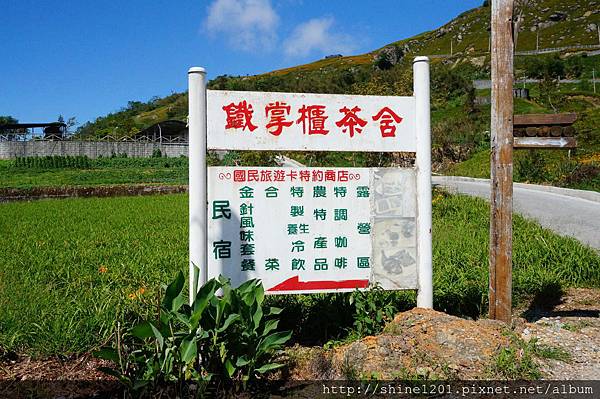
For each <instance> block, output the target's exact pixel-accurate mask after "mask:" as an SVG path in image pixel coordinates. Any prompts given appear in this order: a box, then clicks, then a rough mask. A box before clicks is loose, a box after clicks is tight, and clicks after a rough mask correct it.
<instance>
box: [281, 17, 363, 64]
mask: <svg viewBox="0 0 600 399" xmlns="http://www.w3.org/2000/svg"><path fill="white" fill-rule="evenodd" d="M334 22H335V21H334V19H333V18H332V17H322V18H313V19H311V20H308V21H307V22H304V23H302V24H300V25H298V26H297V27H296V28H295V29H294V31H293V32H292V34H291V35H290V37H289V38H287V40H286V41H285V42H284V44H283V50H284V52H285V54H286V55H287V56H288V57H306V56H307V55H309V54H311V53H313V52H318V53H320V55H329V54H336V53H342V54H348V53H351V52H352V51H354V50H355V48H356V45H355V44H354V42H355V41H354V39H353V38H352V37H351V36H349V35H345V34H341V33H335V32H333V31H332V29H331V28H332V27H333V24H334Z"/></svg>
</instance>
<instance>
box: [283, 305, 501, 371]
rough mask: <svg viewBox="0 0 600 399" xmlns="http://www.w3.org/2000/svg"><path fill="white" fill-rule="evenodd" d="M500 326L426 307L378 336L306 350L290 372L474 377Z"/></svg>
mask: <svg viewBox="0 0 600 399" xmlns="http://www.w3.org/2000/svg"><path fill="white" fill-rule="evenodd" d="M504 328H505V327H504V325H503V324H502V323H500V322H495V321H491V320H479V321H473V320H465V319H461V318H458V317H455V316H450V315H447V314H445V313H442V312H437V311H435V310H431V309H421V308H415V309H412V310H410V311H408V312H403V313H400V314H398V315H397V316H396V317H395V318H394V320H393V321H392V322H390V323H389V324H388V325H387V326H386V328H385V330H384V332H383V334H381V335H378V336H371V337H365V338H363V339H361V340H359V341H355V342H353V343H350V344H347V345H343V346H340V347H338V348H335V349H332V350H329V351H323V350H320V349H316V348H313V349H307V350H308V351H310V352H305V353H304V354H303V355H298V354H297V353H296V354H295V355H294V358H295V359H303V360H299V361H298V360H297V361H296V366H297V367H295V368H294V371H293V372H292V375H293V376H294V377H296V378H300V379H328V378H333V379H351V378H368V377H370V376H377V378H379V379H395V378H412V377H416V376H419V377H424V378H441V379H453V378H460V379H480V378H485V377H486V372H487V371H488V370H489V367H490V365H491V364H492V363H493V361H494V358H495V356H496V355H497V354H498V352H499V351H500V349H501V348H503V347H507V346H508V345H509V339H508V337H507V336H505V335H504V334H503V332H504Z"/></svg>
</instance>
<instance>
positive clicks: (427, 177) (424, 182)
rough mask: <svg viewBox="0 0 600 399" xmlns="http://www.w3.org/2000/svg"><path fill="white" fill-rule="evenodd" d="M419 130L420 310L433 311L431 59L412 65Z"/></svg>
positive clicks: (425, 58) (417, 126)
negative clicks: (428, 309)
mask: <svg viewBox="0 0 600 399" xmlns="http://www.w3.org/2000/svg"><path fill="white" fill-rule="evenodd" d="M413 82H414V96H415V99H416V129H417V154H416V168H417V215H418V217H417V254H418V264H417V273H418V283H419V289H418V292H417V306H418V307H420V308H430V309H431V308H433V282H432V278H433V270H432V254H431V250H432V247H431V117H430V112H431V110H430V93H429V58H427V57H416V58H415V60H414V62H413Z"/></svg>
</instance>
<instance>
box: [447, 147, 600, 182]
mask: <svg viewBox="0 0 600 399" xmlns="http://www.w3.org/2000/svg"><path fill="white" fill-rule="evenodd" d="M595 154H596V153H595V152H593V151H592V152H589V153H582V154H581V155H576V156H573V157H572V158H571V159H569V157H568V154H567V153H566V151H560V150H536V151H535V152H532V151H530V150H518V151H515V152H514V153H513V167H514V169H513V180H514V181H515V182H522V183H538V184H551V185H554V186H560V187H568V188H574V189H579V190H591V191H600V173H599V171H600V162H598V161H596V160H592V161H588V160H589V159H591V158H592V157H593V159H596V158H597V155H595ZM444 174H446V175H451V176H466V177H475V178H482V179H489V178H490V151H489V150H485V151H479V152H476V153H475V154H473V155H472V156H471V157H470V158H469V159H467V160H466V161H463V162H460V163H457V164H454V165H452V166H450V167H449V168H448V169H447V170H446V171H444Z"/></svg>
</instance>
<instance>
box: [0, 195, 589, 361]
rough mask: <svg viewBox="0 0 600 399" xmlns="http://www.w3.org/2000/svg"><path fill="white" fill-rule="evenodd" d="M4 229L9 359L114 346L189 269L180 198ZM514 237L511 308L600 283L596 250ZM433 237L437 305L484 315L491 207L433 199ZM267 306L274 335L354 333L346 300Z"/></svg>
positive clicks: (48, 213) (105, 206)
mask: <svg viewBox="0 0 600 399" xmlns="http://www.w3.org/2000/svg"><path fill="white" fill-rule="evenodd" d="M0 231H2V232H3V233H2V235H1V236H0V265H1V267H0V347H2V348H4V349H5V350H15V351H22V352H23V351H24V352H28V353H31V354H34V355H51V354H69V353H74V352H83V351H87V350H90V349H93V348H95V347H97V346H98V345H100V344H102V343H103V342H106V341H107V340H108V339H109V338H110V335H111V333H112V332H113V331H114V329H115V326H116V323H117V321H120V322H125V323H129V322H131V321H132V319H134V318H136V317H137V316H136V315H140V314H143V313H144V312H145V311H148V309H152V308H150V307H149V306H148V305H147V304H149V303H155V302H156V301H155V298H156V295H157V293H158V292H159V287H160V285H161V284H163V283H166V282H168V281H170V280H171V279H172V277H173V276H174V275H175V274H176V273H177V272H178V271H179V270H184V271H185V270H186V269H187V260H186V259H187V196H186V195H166V196H151V197H122V198H103V199H95V198H92V199H67V200H44V201H35V202H30V203H26V202H19V203H9V204H0ZM514 231H515V240H514V293H515V304H517V303H519V302H522V301H523V300H525V299H526V298H528V297H531V296H534V295H539V294H540V293H544V292H547V291H548V290H554V291H556V290H557V289H558V288H560V287H566V286H571V285H573V286H593V287H598V286H600V257H599V256H598V255H597V254H596V253H595V252H594V251H593V250H591V249H589V248H586V247H584V246H582V245H581V244H579V243H577V242H576V241H575V240H572V239H567V238H562V237H558V236H556V235H554V234H553V233H551V232H549V231H547V230H544V229H542V228H540V227H539V226H538V225H536V224H534V223H532V222H528V221H525V220H523V219H522V218H520V217H516V218H515V222H514ZM433 237H434V252H433V256H434V296H435V299H434V306H435V308H436V309H439V310H445V311H448V312H451V313H454V314H459V315H468V316H471V317H474V316H477V315H479V314H481V313H485V311H486V303H487V269H488V258H487V256H488V255H487V240H488V206H487V204H486V203H485V202H484V201H482V200H478V199H472V198H468V197H463V196H447V195H445V194H440V195H438V196H436V199H435V201H434V225H433ZM104 268H105V269H104ZM104 270H106V271H105V272H103V271H104ZM557 287H558V288H557ZM141 288H144V291H145V292H144V293H142V294H140V291H139V290H140V289H141ZM389 295H390V297H389V300H390V301H393V302H394V305H395V307H396V309H405V308H407V307H410V306H414V293H409V292H391V293H389ZM129 296H132V298H129ZM270 301H271V302H273V303H278V304H281V305H283V306H284V307H285V311H284V314H282V317H283V319H284V320H282V323H281V325H282V328H287V326H291V327H292V328H293V329H294V334H295V339H297V340H300V341H302V338H303V337H309V336H310V338H312V339H313V342H315V340H316V342H317V343H319V342H320V343H321V344H323V343H325V342H327V341H328V340H330V339H335V338H340V337H343V334H348V329H351V328H352V322H353V320H352V314H353V312H354V310H353V308H352V307H351V306H350V305H349V304H348V294H336V295H311V296H294V297H292V296H285V297H284V296H281V297H274V298H270ZM325 315H327V316H325ZM307 340H308V339H307Z"/></svg>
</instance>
